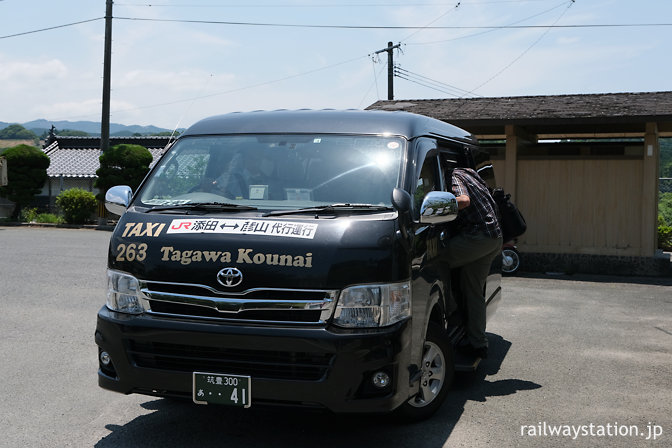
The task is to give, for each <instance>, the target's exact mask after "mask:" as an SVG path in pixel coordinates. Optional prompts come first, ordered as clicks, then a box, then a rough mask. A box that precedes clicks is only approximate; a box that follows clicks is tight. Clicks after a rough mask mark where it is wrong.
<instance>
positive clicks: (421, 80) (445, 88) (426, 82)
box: [394, 67, 480, 97]
mask: <svg viewBox="0 0 672 448" xmlns="http://www.w3.org/2000/svg"><path fill="white" fill-rule="evenodd" d="M394 73H395V76H397V77H399V78H402V79H406V80H407V81H410V82H413V83H416V84H419V85H421V86H424V87H429V88H432V89H435V90H439V91H442V92H444V93H447V94H449V95H452V96H456V97H464V96H467V95H469V96H480V95H477V94H475V93H473V92H470V91H468V90H464V89H461V88H459V87H455V86H453V85H450V84H446V83H445V82H442V81H437V80H435V79H432V78H429V77H427V76H424V75H420V74H418V73H414V72H412V71H410V70H407V69H404V68H401V67H395V68H394Z"/></svg>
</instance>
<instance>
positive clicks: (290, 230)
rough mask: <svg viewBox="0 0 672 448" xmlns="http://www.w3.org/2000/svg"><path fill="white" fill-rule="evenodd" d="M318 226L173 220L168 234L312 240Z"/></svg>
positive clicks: (261, 221)
mask: <svg viewBox="0 0 672 448" xmlns="http://www.w3.org/2000/svg"><path fill="white" fill-rule="evenodd" d="M315 232H317V224H313V223H297V222H286V221H266V220H260V219H217V218H210V219H173V222H171V223H170V226H169V227H168V230H167V232H166V233H227V234H234V235H266V236H280V237H286V238H305V239H310V240H312V239H313V238H314V237H315Z"/></svg>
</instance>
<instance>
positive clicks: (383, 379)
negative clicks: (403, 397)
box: [371, 372, 390, 389]
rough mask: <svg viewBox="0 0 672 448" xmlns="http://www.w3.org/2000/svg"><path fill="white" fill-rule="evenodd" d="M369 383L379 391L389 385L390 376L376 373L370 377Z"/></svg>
mask: <svg viewBox="0 0 672 448" xmlns="http://www.w3.org/2000/svg"><path fill="white" fill-rule="evenodd" d="M371 382H372V383H373V385H374V386H376V387H377V388H379V389H382V388H384V387H387V386H389V385H390V375H388V374H387V373H385V372H376V373H374V374H373V376H372V377H371Z"/></svg>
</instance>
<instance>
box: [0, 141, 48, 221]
mask: <svg viewBox="0 0 672 448" xmlns="http://www.w3.org/2000/svg"><path fill="white" fill-rule="evenodd" d="M2 155H3V156H4V157H5V158H6V159H7V179H8V181H9V184H8V185H7V186H5V187H0V196H3V197H5V198H7V199H9V200H10V201H12V202H14V203H15V204H16V206H15V207H14V212H13V213H12V218H13V219H18V218H19V215H20V213H21V208H22V207H23V206H25V205H27V204H29V203H30V202H31V201H32V200H33V196H35V195H36V194H38V193H39V192H40V189H41V188H42V186H43V185H44V182H45V181H46V180H47V168H49V163H50V162H51V161H50V160H49V157H47V155H46V154H44V153H43V152H42V151H40V150H39V149H37V148H35V147H33V146H28V145H18V146H14V147H12V148H7V149H6V150H5V151H4V152H3V153H2Z"/></svg>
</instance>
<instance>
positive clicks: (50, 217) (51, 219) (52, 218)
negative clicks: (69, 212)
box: [35, 213, 64, 224]
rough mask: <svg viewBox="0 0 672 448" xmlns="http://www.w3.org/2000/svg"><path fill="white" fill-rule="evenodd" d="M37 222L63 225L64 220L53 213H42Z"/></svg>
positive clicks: (36, 219)
mask: <svg viewBox="0 0 672 448" xmlns="http://www.w3.org/2000/svg"><path fill="white" fill-rule="evenodd" d="M35 222H44V223H48V224H62V223H63V222H64V219H63V218H62V217H60V216H57V215H54V214H53V213H40V214H38V215H37V216H36V217H35Z"/></svg>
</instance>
